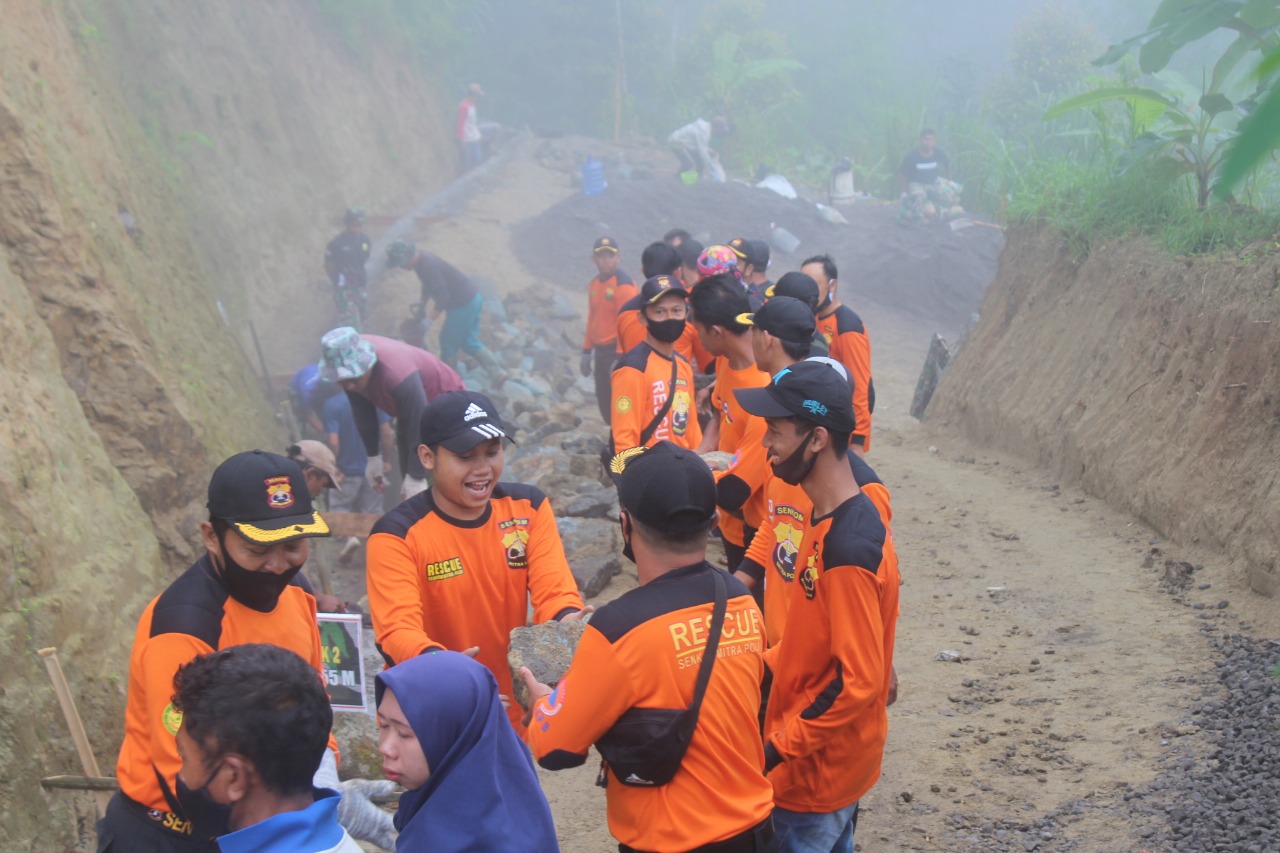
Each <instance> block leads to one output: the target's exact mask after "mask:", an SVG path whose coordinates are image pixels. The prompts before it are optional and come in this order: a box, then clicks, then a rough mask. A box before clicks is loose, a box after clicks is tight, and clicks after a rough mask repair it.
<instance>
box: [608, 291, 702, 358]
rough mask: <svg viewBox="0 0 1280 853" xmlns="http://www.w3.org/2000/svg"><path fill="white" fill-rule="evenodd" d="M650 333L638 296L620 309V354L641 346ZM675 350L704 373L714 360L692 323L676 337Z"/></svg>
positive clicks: (687, 324)
mask: <svg viewBox="0 0 1280 853" xmlns="http://www.w3.org/2000/svg"><path fill="white" fill-rule="evenodd" d="M648 334H649V332H648V330H647V329H645V327H644V323H643V322H641V320H640V297H639V296H636V297H635V298H633V299H631V300H630V301H629V302H627V303H626V304H624V305H623V306H622V307H621V308H619V309H618V352H619V354H621V353H624V352H631V350H633V349H635V348H636V347H638V346H640V344H642V343H644V339H645V338H646V337H648ZM675 350H676V352H678V353H680V354H681V355H682V356H684V357H685V358H686V359H687V360H688V361H689V363H690V364H692V365H693V366H694V369H695V370H699V371H702V372H703V373H706V372H707V369H708V368H709V367H710V366H711V362H712V361H713V360H714V359H713V358H712V356H711V353H709V352H707V351H706V349H704V348H703V346H702V339H701V338H699V337H698V332H697V330H696V329H694V328H693V324H692V323H686V324H685V327H684V332H683V333H682V334H681V335H680V337H678V338H676V342H675Z"/></svg>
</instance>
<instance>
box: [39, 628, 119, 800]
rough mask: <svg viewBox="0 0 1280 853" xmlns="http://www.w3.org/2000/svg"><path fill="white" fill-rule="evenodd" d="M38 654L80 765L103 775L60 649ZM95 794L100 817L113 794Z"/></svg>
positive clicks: (94, 773) (86, 772)
mask: <svg viewBox="0 0 1280 853" xmlns="http://www.w3.org/2000/svg"><path fill="white" fill-rule="evenodd" d="M36 654H38V655H40V657H42V658H44V665H45V668H46V669H48V670H49V680H50V681H52V682H53V692H54V694H55V695H56V696H57V697H58V704H59V705H61V706H62V715H63V716H64V717H66V719H67V728H69V729H71V740H72V741H73V742H74V743H75V745H76V752H77V753H78V754H79V756H80V766H81V767H82V768H83V769H84V772H85V775H86V776H101V775H102V772H101V771H100V770H98V759H97V758H95V757H94V755H93V747H92V746H91V745H90V743H89V733H88V732H86V731H85V728H84V722H83V721H82V720H81V719H80V712H79V711H78V710H76V701H75V699H73V698H72V696H71V688H70V687H68V686H67V677H66V676H65V675H63V673H62V664H60V663H59V662H58V650H57V649H56V648H52V647H50V648H47V649H41V650H40V651H38V652H36ZM94 796H95V797H96V799H97V801H98V817H100V818H101V817H104V816H105V815H106V813H107V802H108V801H109V800H110V799H111V794H109V793H108V792H106V791H99V792H97V793H95V794H94Z"/></svg>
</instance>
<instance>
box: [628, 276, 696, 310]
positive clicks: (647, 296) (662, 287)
mask: <svg viewBox="0 0 1280 853" xmlns="http://www.w3.org/2000/svg"><path fill="white" fill-rule="evenodd" d="M668 293H678V294H680V295H681V296H683V297H686V298H687V297H688V296H689V291H687V290H685V289H684V285H683V284H681V283H680V279H678V278H676V277H675V276H670V275H655V276H654V277H653V278H647V279H645V282H644V284H642V285H640V303H641V304H642V305H652V304H653V303H655V302H657V301H658V300H659V299H661V298H662V297H664V296H666V295H667V294H668Z"/></svg>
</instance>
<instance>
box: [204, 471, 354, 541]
mask: <svg viewBox="0 0 1280 853" xmlns="http://www.w3.org/2000/svg"><path fill="white" fill-rule="evenodd" d="M209 515H211V516H213V517H214V518H220V519H222V520H223V521H225V522H227V523H228V524H229V525H230V526H231V529H232V530H234V531H235V532H236V533H239V534H240V535H241V536H243V537H244V538H245V539H247V540H249V541H250V542H256V543H258V544H261V545H274V544H275V543H277V542H287V541H289V540H291V539H301V538H303V537H306V536H328V535H329V525H327V524H325V522H324V519H323V518H321V517H320V513H318V512H316V511H315V509H314V507H312V505H311V492H310V490H309V489H308V488H307V479H306V477H305V476H304V475H303V473H302V468H301V467H300V466H299V465H298V463H297V462H294V461H293V460H291V459H287V458H285V457H284V456H280V455H279V454H276V453H267V452H266V451H264V450H248V451H245V452H244V453H237V454H236V455H235V456H232V457H231V458H230V459H228V460H227V461H225V462H223V463H222V464H221V465H219V466H218V468H217V470H216V471H214V472H213V478H212V479H211V480H209Z"/></svg>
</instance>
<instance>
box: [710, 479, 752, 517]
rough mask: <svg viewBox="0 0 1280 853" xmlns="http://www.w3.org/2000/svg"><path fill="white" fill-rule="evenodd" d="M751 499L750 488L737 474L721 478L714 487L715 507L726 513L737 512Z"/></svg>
mask: <svg viewBox="0 0 1280 853" xmlns="http://www.w3.org/2000/svg"><path fill="white" fill-rule="evenodd" d="M749 497H751V487H750V486H749V485H747V483H746V481H745V480H743V479H742V478H741V477H739V476H738V475H737V474H730V475H728V476H727V477H721V478H720V482H719V483H718V484H717V485H716V505H717V506H719V507H720V508H721V509H724V510H727V511H728V512H739V511H741V510H742V505H743V504H744V503H746V502H747V498H749Z"/></svg>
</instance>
